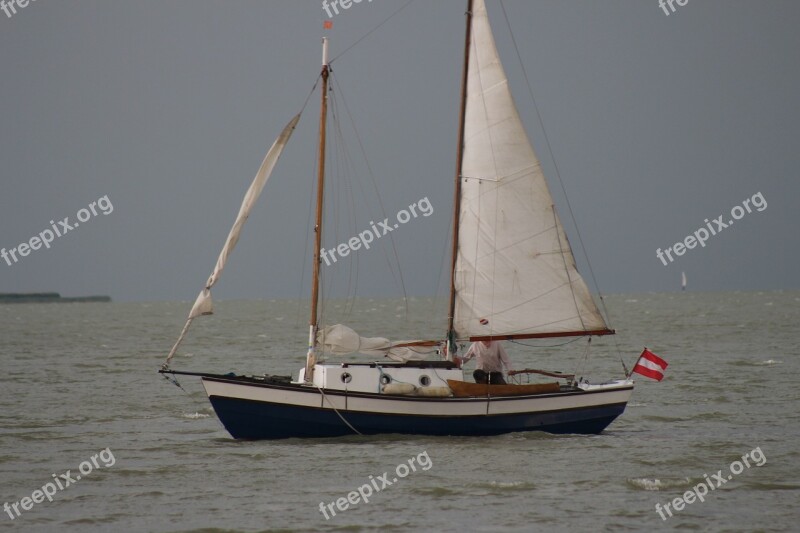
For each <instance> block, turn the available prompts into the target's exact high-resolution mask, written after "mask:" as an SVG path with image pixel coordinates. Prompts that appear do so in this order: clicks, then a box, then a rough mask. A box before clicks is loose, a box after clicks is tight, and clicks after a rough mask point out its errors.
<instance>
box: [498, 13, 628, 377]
mask: <svg viewBox="0 0 800 533" xmlns="http://www.w3.org/2000/svg"><path fill="white" fill-rule="evenodd" d="M500 8H501V9H502V10H503V17H504V18H505V20H506V25H507V26H508V33H509V35H510V36H511V42H512V44H513V45H514V51H515V52H516V55H517V61H519V65H520V68H521V69H522V75H523V77H524V78H525V85H526V86H527V87H528V94H530V97H531V101H532V102H533V108H534V109H535V110H536V116H537V118H538V119H539V124H541V126H542V133H543V134H544V140H545V144H546V145H547V151H548V153H549V154H550V159H551V160H552V161H553V168H554V169H555V171H556V177H557V178H558V184H559V185H560V186H561V191H562V193H563V194H564V200H565V201H566V203H567V210H568V211H569V216H570V219H571V220H572V224H573V225H574V226H575V234H576V235H577V236H578V243H579V244H580V245H581V251H582V252H583V256H584V257H585V258H586V265H587V267H588V268H589V275H590V276H592V283H594V286H595V288H596V289H597V294H598V297H599V298H600V304H601V305H602V306H603V312H604V313H605V314H606V320H607V322H608V328H609V329H612V328H611V322H612V321H611V313H609V312H608V307H607V306H606V299H605V297H604V296H603V293H602V291H601V290H600V285H599V284H598V283H597V278H596V277H595V275H594V269H593V268H592V262H591V261H590V260H589V254H587V253H586V246H585V245H584V244H583V237H582V236H581V230H580V228H579V227H578V222H577V221H576V220H575V214H574V213H573V212H572V204H571V203H570V201H569V196H567V189H566V187H565V186H564V182H563V180H562V179H561V173H560V172H559V170H558V162H557V161H556V158H555V155H554V154H553V147H552V146H551V144H550V137H549V136H548V135H547V130H546V129H545V127H544V121H543V120H542V114H541V113H540V112H539V105H538V104H537V103H536V97H534V96H533V88H532V87H531V82H530V78H528V72H527V70H525V64H524V63H523V62H522V56H521V55H520V53H519V47H518V46H517V39H516V38H515V37H514V31H513V30H512V29H511V21H509V19H508V13H506V5H505V3H504V2H503V0H500ZM614 345H615V346H616V348H617V355H619V359H620V362H621V363H622V367H623V368H625V362H624V361H623V360H622V352H621V350H620V348H619V341H618V340H617V338H616V337H614Z"/></svg>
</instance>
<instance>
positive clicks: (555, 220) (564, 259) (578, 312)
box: [550, 205, 587, 330]
mask: <svg viewBox="0 0 800 533" xmlns="http://www.w3.org/2000/svg"><path fill="white" fill-rule="evenodd" d="M550 209H552V211H553V223H554V225H555V228H556V237H557V238H558V247H559V248H561V250H560V252H561V253H560V254H559V255H560V256H561V260H562V262H563V263H564V272H566V274H567V283H568V284H569V292H570V294H572V303H573V304H575V314H576V315H578V320H580V321H581V327H582V328H583V329H584V330H585V329H587V328H586V324H585V323H584V322H583V315H581V308H580V306H579V305H578V297H577V296H575V288H574V287H573V286H572V276H570V272H569V265H568V264H567V254H566V253H565V250H564V243H562V242H561V231H562V230H563V228H559V227H558V214H556V206H555V205H552V206H550ZM564 240H566V241H567V248H568V249H570V251H571V247H570V245H569V239H567V233H566V231H564ZM577 270H578V267H577V266H575V271H576V272H577Z"/></svg>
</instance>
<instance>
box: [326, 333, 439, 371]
mask: <svg viewBox="0 0 800 533" xmlns="http://www.w3.org/2000/svg"><path fill="white" fill-rule="evenodd" d="M317 343H318V344H319V345H320V346H322V347H323V351H325V352H329V353H332V354H334V355H347V354H351V353H361V354H364V355H372V356H376V357H379V356H383V357H388V358H389V359H393V360H395V361H400V362H405V361H419V360H422V359H425V358H426V357H427V356H428V355H429V354H431V353H434V352H435V351H436V349H437V344H438V343H436V342H430V341H397V342H391V341H390V340H389V339H384V338H383V337H361V336H359V334H358V333H356V332H355V331H353V330H352V329H351V328H349V327H347V326H345V325H342V324H336V325H334V326H328V327H326V328H323V329H321V330H319V331H318V332H317Z"/></svg>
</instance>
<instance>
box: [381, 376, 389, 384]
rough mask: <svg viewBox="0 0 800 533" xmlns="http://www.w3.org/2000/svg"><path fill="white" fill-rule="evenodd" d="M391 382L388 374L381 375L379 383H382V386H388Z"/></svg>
mask: <svg viewBox="0 0 800 533" xmlns="http://www.w3.org/2000/svg"><path fill="white" fill-rule="evenodd" d="M391 382H392V376H390V375H389V374H381V383H383V384H384V385H388V384H389V383H391Z"/></svg>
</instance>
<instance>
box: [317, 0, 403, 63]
mask: <svg viewBox="0 0 800 533" xmlns="http://www.w3.org/2000/svg"><path fill="white" fill-rule="evenodd" d="M370 1H372V0H370ZM412 2H414V0H408V2H406V3H405V4H403V6H402V7H401V8H400V9H398V10H397V11H395V12H394V13H392V14H391V15H389V16H388V17H386V18H385V19H383V22H381V23H380V24H378V25H377V26H375V27H374V28H372V29H371V30H369V31H368V32H367V33H365V34H364V35H363V36H362V37H361V38H359V39H358V40H357V41H356V42H354V43H353V44H351V45H350V46H348V47H347V48H345V49H344V50H342V51H341V52H339V54H337V55H336V56H334V58H333V59H331V60H330V61H328V65H330V64H331V63H333V62H334V61H336V60H337V59H339V58H340V57H342V56H343V55H344V54H346V53H347V52H349V51H350V49H351V48H353V47H354V46H355V45H357V44H358V43H360V42H361V41H363V40H364V39H366V38H367V37H369V36H370V35H371V34H372V33H373V32H375V31H376V30H377V29H378V28H380V27H381V26H383V25H384V24H386V23H387V22H389V19H391V18H392V17H394V16H395V15H397V14H398V13H400V12H401V11H402V10H404V9H405V8H407V7H408V6H409V5H411V3H412Z"/></svg>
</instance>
